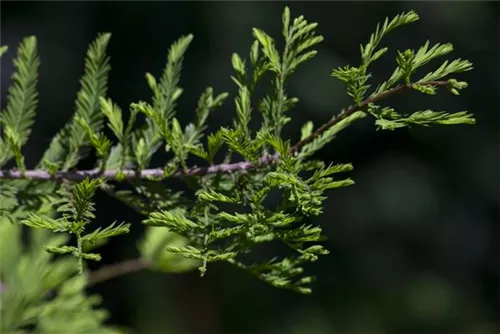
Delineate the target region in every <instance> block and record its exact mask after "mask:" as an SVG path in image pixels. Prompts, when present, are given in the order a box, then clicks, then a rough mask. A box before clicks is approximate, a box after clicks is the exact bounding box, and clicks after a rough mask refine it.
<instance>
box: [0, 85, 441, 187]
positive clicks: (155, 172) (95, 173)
mask: <svg viewBox="0 0 500 334" xmlns="http://www.w3.org/2000/svg"><path fill="white" fill-rule="evenodd" d="M447 83H448V82H447V81H429V82H424V83H419V84H420V85H425V86H435V87H437V86H446V85H447ZM411 87H412V84H403V85H398V86H395V87H393V88H391V89H389V90H387V91H385V92H383V93H380V94H378V95H375V96H371V97H369V98H367V99H366V100H364V101H363V102H361V103H360V104H358V105H352V106H350V107H349V108H347V109H345V110H344V111H342V112H341V113H340V114H338V115H337V116H334V117H333V118H332V119H330V121H328V122H327V123H325V124H323V125H322V126H320V127H319V128H318V129H317V130H316V131H314V132H313V133H312V134H311V135H310V136H308V137H306V138H304V139H302V140H300V141H299V142H297V143H296V144H295V145H294V146H293V147H292V148H291V152H292V153H295V152H297V151H299V150H300V149H301V148H302V147H303V146H304V145H306V144H308V143H310V142H311V141H313V140H314V139H315V138H316V137H318V136H319V135H321V134H322V133H324V132H325V131H327V130H328V129H330V128H331V127H332V126H334V125H335V124H337V123H339V122H340V121H342V120H343V119H345V118H346V117H348V116H349V115H352V114H353V113H354V112H356V111H357V110H361V109H365V108H366V107H368V105H369V104H370V103H375V102H377V101H380V100H382V99H384V98H386V97H388V96H390V95H393V94H395V93H398V92H401V91H403V90H406V89H410V88H411ZM278 159H279V155H278V154H274V155H272V156H263V157H261V158H260V159H259V161H258V162H257V163H252V162H250V161H243V162H235V163H221V164H218V165H212V166H207V167H192V168H187V169H185V170H178V171H177V172H175V173H174V174H172V175H171V176H170V177H184V176H203V175H208V174H218V173H232V172H236V171H242V170H250V169H254V168H256V167H258V166H262V165H269V164H272V163H274V162H276V161H277V160H278ZM121 173H122V175H123V176H124V178H125V179H126V180H137V179H147V178H150V177H152V178H162V177H163V169H162V168H152V169H145V170H142V171H141V172H138V171H135V170H124V171H121ZM99 176H103V177H106V178H107V179H108V180H116V179H117V178H118V177H119V176H120V171H119V170H107V171H104V172H103V171H101V170H100V169H92V170H81V171H71V172H57V173H55V174H50V173H49V172H47V171H45V170H42V169H35V170H27V171H25V172H24V173H22V172H21V171H19V170H0V179H24V178H28V179H32V180H42V181H50V180H52V181H61V180H69V181H81V180H83V179H85V178H86V177H88V178H97V177H99Z"/></svg>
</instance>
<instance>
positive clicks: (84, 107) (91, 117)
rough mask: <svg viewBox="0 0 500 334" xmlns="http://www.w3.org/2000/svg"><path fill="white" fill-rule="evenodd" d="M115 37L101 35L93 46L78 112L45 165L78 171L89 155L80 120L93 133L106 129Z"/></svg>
mask: <svg viewBox="0 0 500 334" xmlns="http://www.w3.org/2000/svg"><path fill="white" fill-rule="evenodd" d="M110 38H111V34H109V33H106V34H100V35H99V36H97V38H96V40H95V41H94V42H93V43H91V44H90V46H89V49H88V51H87V57H86V58H85V72H84V74H83V77H82V79H81V80H80V83H81V86H82V88H81V89H80V91H79V92H78V94H77V98H76V111H75V114H74V116H73V117H72V119H71V120H70V121H69V122H68V123H66V125H65V126H64V127H63V129H62V130H61V131H60V132H59V133H58V134H57V135H56V136H55V137H54V139H53V140H52V142H51V143H50V146H49V148H48V150H47V151H46V152H45V153H44V155H43V158H42V160H41V164H42V165H43V166H45V167H47V165H48V164H51V163H52V164H56V165H57V166H60V169H61V170H69V169H71V168H73V167H75V166H76V165H77V163H78V161H80V160H81V159H82V158H84V157H85V156H86V155H87V154H88V148H87V147H88V144H89V140H88V139H87V134H88V131H86V129H85V128H83V127H82V126H81V123H80V122H79V120H82V121H83V122H85V123H86V124H87V125H88V126H89V128H90V129H91V130H92V133H95V132H98V131H99V130H100V129H101V128H102V125H103V120H104V117H103V116H104V115H103V113H101V112H100V111H101V110H100V99H101V97H105V95H106V92H107V89H108V87H107V85H108V73H109V70H110V66H109V57H108V56H107V55H106V48H107V47H108V43H109V39H110Z"/></svg>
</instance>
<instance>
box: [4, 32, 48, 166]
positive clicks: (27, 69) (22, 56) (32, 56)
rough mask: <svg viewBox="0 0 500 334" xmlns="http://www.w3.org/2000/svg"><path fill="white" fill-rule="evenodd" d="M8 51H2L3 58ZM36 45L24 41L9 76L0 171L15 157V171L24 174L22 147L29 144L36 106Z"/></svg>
mask: <svg viewBox="0 0 500 334" xmlns="http://www.w3.org/2000/svg"><path fill="white" fill-rule="evenodd" d="M6 51H7V49H6V48H4V49H3V50H2V54H3V53H4V52H6ZM39 65H40V60H39V58H38V54H37V42H36V38H35V37H34V36H30V37H26V38H25V39H24V40H23V41H22V42H21V44H20V45H19V49H18V51H17V58H16V59H15V60H14V66H15V68H16V71H15V72H14V74H13V75H12V81H13V83H12V85H11V86H10V88H9V95H8V97H7V107H6V109H5V110H4V111H2V115H1V116H0V124H1V126H2V128H3V133H2V135H3V136H2V137H0V167H1V166H3V165H5V163H6V162H8V161H9V160H10V159H11V158H12V157H15V159H16V163H17V167H18V168H19V169H21V170H25V166H24V157H23V155H22V153H21V148H22V146H23V145H24V144H25V143H26V142H27V141H28V138H29V135H30V133H31V126H32V125H33V123H34V118H35V109H36V106H37V104H38V92H37V89H36V85H37V83H38V66H39Z"/></svg>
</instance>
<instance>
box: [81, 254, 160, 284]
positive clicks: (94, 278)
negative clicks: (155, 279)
mask: <svg viewBox="0 0 500 334" xmlns="http://www.w3.org/2000/svg"><path fill="white" fill-rule="evenodd" d="M150 265H151V262H150V261H148V260H145V259H141V258H138V259H132V260H127V261H123V262H119V263H116V264H112V265H109V266H105V267H103V268H101V269H99V270H96V271H94V272H91V273H90V277H89V280H88V282H87V286H88V287H89V286H92V285H94V284H97V283H101V282H104V281H107V280H109V279H112V278H116V277H119V276H123V275H126V274H130V273H133V272H136V271H140V270H143V269H147V268H148V267H149V266H150Z"/></svg>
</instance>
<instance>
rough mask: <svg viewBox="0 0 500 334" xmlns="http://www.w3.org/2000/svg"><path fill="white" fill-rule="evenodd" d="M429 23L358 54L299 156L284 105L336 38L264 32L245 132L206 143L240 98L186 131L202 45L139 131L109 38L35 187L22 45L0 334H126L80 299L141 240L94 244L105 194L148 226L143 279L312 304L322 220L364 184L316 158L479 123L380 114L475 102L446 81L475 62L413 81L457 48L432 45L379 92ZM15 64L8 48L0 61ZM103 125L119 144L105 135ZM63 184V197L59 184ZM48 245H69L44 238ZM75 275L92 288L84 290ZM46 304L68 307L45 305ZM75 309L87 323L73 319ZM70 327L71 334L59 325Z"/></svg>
mask: <svg viewBox="0 0 500 334" xmlns="http://www.w3.org/2000/svg"><path fill="white" fill-rule="evenodd" d="M416 20H418V15H417V14H416V13H414V12H413V11H410V12H408V13H402V14H400V15H397V16H396V17H394V18H393V19H392V20H389V19H386V20H385V22H384V24H383V25H381V26H380V25H378V26H377V28H376V31H375V33H373V34H372V35H371V37H370V40H369V42H368V43H367V44H365V45H361V64H360V65H359V66H357V67H353V66H343V67H339V68H338V69H335V70H334V71H333V72H332V76H334V77H335V78H337V79H339V80H341V81H342V82H343V83H344V84H345V85H346V90H347V94H348V95H349V96H351V98H352V100H353V105H351V106H350V107H347V108H346V109H344V110H342V111H341V112H340V114H338V115H336V116H334V117H332V119H331V120H330V121H328V122H327V123H325V124H323V125H322V126H320V127H318V128H316V129H315V128H314V125H313V124H312V122H307V123H306V124H304V126H303V127H302V131H301V139H300V141H299V142H297V143H295V144H294V145H292V144H291V142H290V140H288V139H286V138H283V137H282V136H281V133H282V130H283V127H284V126H285V125H286V124H287V123H289V122H290V121H291V117H290V114H289V111H290V110H291V109H292V108H293V107H294V106H295V105H296V104H297V103H298V99H297V98H295V97H289V96H288V95H287V90H286V86H287V83H288V81H289V80H290V79H291V76H292V74H293V73H294V72H295V71H297V70H298V67H299V65H302V64H303V63H304V62H306V61H308V60H310V59H312V58H313V57H314V56H315V55H316V54H317V51H316V50H314V49H313V47H315V46H317V45H318V43H320V42H322V40H323V37H322V36H320V35H317V34H316V28H317V24H316V23H309V22H308V21H306V20H305V19H304V17H303V16H299V17H296V18H292V16H291V13H290V10H289V9H288V8H285V10H284V12H283V16H282V23H283V29H282V38H283V49H282V50H279V49H278V48H277V46H276V43H275V39H274V38H273V37H271V35H269V34H267V33H266V32H264V31H263V30H261V29H258V28H254V29H253V37H254V38H255V40H254V42H253V43H252V46H251V48H250V53H249V61H248V60H247V59H245V58H243V57H241V56H239V55H238V54H236V53H235V54H233V55H232V57H231V65H232V68H233V70H234V75H233V76H231V79H232V80H233V82H234V83H235V84H236V85H237V88H238V93H237V95H236V96H235V97H234V102H235V118H234V121H233V124H232V125H230V126H227V127H222V128H220V129H219V130H218V131H215V132H213V133H210V134H208V135H205V133H204V132H205V131H206V130H207V122H208V118H209V115H210V113H212V112H214V111H215V110H216V109H217V108H218V107H220V106H221V105H222V103H223V102H224V101H225V100H226V99H227V98H228V97H229V94H228V93H220V94H215V93H214V89H213V88H212V87H207V88H206V89H205V90H204V91H203V92H202V94H201V96H200V98H199V100H198V103H197V106H196V110H195V117H194V120H193V122H191V123H188V124H187V125H185V126H183V125H181V124H180V122H179V120H178V119H177V118H176V113H177V110H176V109H177V101H178V99H179V98H180V97H181V95H182V88H181V87H180V74H181V69H182V63H183V58H184V55H185V53H186V52H187V49H188V46H189V45H190V44H191V42H192V41H193V36H192V35H187V36H184V37H181V38H180V39H178V40H177V41H176V42H175V43H173V44H172V46H171V47H170V49H169V52H168V57H167V62H166V65H165V68H164V70H163V72H162V75H161V77H160V78H159V79H156V78H155V77H154V76H153V75H152V74H149V73H147V74H146V81H147V84H148V86H149V88H150V89H151V92H152V99H151V101H150V102H145V101H138V102H135V103H132V104H131V105H130V108H129V109H130V116H129V118H128V120H127V121H126V120H125V117H124V113H123V112H122V108H121V107H120V106H118V105H117V104H116V103H114V102H113V100H112V99H110V98H108V97H106V92H107V78H108V73H109V70H110V66H109V58H108V56H107V55H106V48H107V46H108V43H109V39H110V36H111V35H110V34H101V35H99V36H98V37H97V38H96V40H95V41H94V42H93V43H91V45H90V47H89V49H88V52H87V57H86V59H85V71H84V74H83V78H82V80H81V86H82V87H81V90H80V91H79V92H78V94H77V100H76V111H75V114H74V115H73V116H72V118H71V119H70V121H69V122H68V123H67V124H66V125H65V126H64V128H63V129H62V130H61V131H60V132H59V133H58V134H57V135H56V137H55V138H54V139H53V140H52V142H51V144H50V146H49V148H48V150H47V151H46V152H45V154H44V156H43V158H42V160H41V162H40V163H39V164H38V167H37V168H38V169H36V170H34V171H29V170H26V168H25V166H24V158H23V156H22V154H21V147H22V146H23V145H24V143H25V142H26V141H27V139H28V137H29V134H30V127H31V125H32V123H33V119H34V115H35V107H36V102H37V92H36V82H37V69H38V64H39V60H38V57H37V52H36V39H35V38H34V37H28V38H26V39H25V40H23V42H22V43H21V45H20V47H19V50H18V56H17V58H16V60H15V61H14V64H15V66H16V72H15V74H14V76H13V83H12V85H11V88H10V89H9V97H8V100H7V101H8V102H7V107H6V110H5V112H3V113H2V118H1V124H2V127H3V132H2V140H1V141H0V148H2V150H1V152H2V153H1V155H0V165H4V164H5V163H7V162H8V161H9V160H10V159H11V158H15V160H16V163H17V166H18V168H19V169H21V172H22V173H23V174H20V176H14V174H13V173H14V172H15V171H5V172H4V171H2V174H1V175H3V176H4V177H6V178H11V179H9V180H6V181H5V182H3V184H2V187H1V189H0V195H1V198H0V204H1V207H0V213H1V216H2V220H1V225H0V228H1V229H2V231H3V232H4V233H2V238H4V236H5V238H6V239H2V240H3V241H5V247H6V248H5V249H6V250H7V251H6V252H5V254H8V256H7V255H5V254H4V252H2V260H3V261H2V262H3V264H4V265H3V266H2V271H1V273H2V277H1V282H2V284H6V285H7V293H2V297H1V298H2V305H9V306H8V307H3V308H2V320H4V319H6V320H5V321H3V322H2V326H3V327H2V328H5V329H6V330H7V332H9V333H24V332H25V331H24V330H23V329H22V328H24V327H23V326H25V325H30V326H35V327H34V328H36V330H35V332H40V333H45V332H50V333H55V332H65V331H71V332H79V331H80V332H82V333H83V332H89V333H90V332H92V333H99V332H103V333H111V332H113V331H112V330H111V329H107V328H104V327H102V321H103V319H104V317H105V316H104V313H102V311H96V310H93V309H92V306H93V305H94V304H95V303H98V300H96V299H94V298H93V297H86V296H85V295H84V293H83V288H84V286H85V285H86V284H89V281H88V280H87V277H88V275H89V272H88V270H87V269H86V266H85V263H84V260H94V261H99V260H100V258H101V257H100V255H99V254H98V253H93V252H90V251H91V250H92V249H94V248H97V247H98V246H100V245H102V244H103V243H104V242H106V241H107V240H108V239H109V238H111V237H115V236H118V235H121V234H124V233H128V232H129V228H130V224H125V223H120V224H117V223H116V222H113V223H111V224H108V225H106V226H103V227H100V228H97V229H93V231H92V232H88V231H87V230H88V229H89V226H90V224H91V222H92V221H94V220H95V218H96V217H95V203H94V202H93V197H94V195H95V193H96V192H97V191H98V190H99V189H100V190H102V191H104V192H106V193H107V194H109V195H111V196H113V197H115V198H117V199H119V200H121V201H122V202H124V203H125V204H127V205H129V206H130V207H132V208H133V209H135V210H136V211H137V212H139V213H140V214H141V215H143V216H144V220H143V221H142V223H143V224H144V225H146V232H145V234H144V237H143V238H142V239H141V241H140V242H139V244H138V249H139V251H140V254H141V257H140V259H139V260H140V261H139V262H140V264H141V266H140V267H141V268H142V267H147V268H149V269H151V270H157V271H162V272H168V273H180V272H186V271H190V270H193V269H195V268H198V270H199V271H200V274H201V275H204V274H205V273H206V272H207V270H208V266H209V264H210V263H212V262H226V263H229V264H231V265H234V266H236V267H238V268H241V269H243V270H245V271H247V272H249V273H251V274H252V275H254V276H256V277H257V278H259V279H260V280H262V281H264V282H266V283H268V284H271V285H273V286H276V287H279V288H286V289H291V290H293V291H297V292H299V293H311V287H310V285H311V283H312V282H313V281H314V280H315V277H314V276H311V275H307V274H306V270H305V267H306V266H307V265H308V263H310V262H314V261H317V260H318V258H319V256H321V255H326V254H328V250H326V249H325V248H324V247H323V245H322V242H323V241H324V239H325V237H324V236H323V235H322V229H321V227H320V226H317V225H315V224H314V217H315V216H318V215H320V214H322V211H323V201H324V200H325V199H326V198H327V194H328V193H327V192H329V191H332V190H334V189H336V188H341V187H346V186H351V185H353V184H354V181H353V180H351V179H350V178H348V177H345V176H341V173H346V172H349V171H351V170H352V169H353V166H352V165H351V164H349V163H338V164H326V163H325V162H323V161H317V160H314V159H313V156H314V154H315V153H316V152H317V151H318V150H320V149H321V148H323V147H324V146H325V145H327V144H328V143H330V142H331V141H332V140H333V139H334V138H335V137H336V136H337V135H338V133H339V132H340V131H341V130H344V129H346V128H347V127H348V126H349V125H351V124H352V123H354V122H355V121H358V120H361V119H365V118H366V117H367V116H373V118H375V125H376V127H377V129H382V130H395V129H398V128H401V127H405V126H412V125H422V126H430V125H435V124H473V123H474V122H475V120H474V118H473V117H472V115H470V114H468V113H467V112H466V111H461V112H456V113H448V112H445V111H439V112H436V111H432V110H424V111H414V112H410V113H408V114H402V113H398V112H396V111H395V110H394V109H393V108H391V107H390V106H382V105H379V103H380V102H381V101H382V100H383V99H384V98H385V97H387V96H390V95H391V94H393V93H396V92H400V91H403V90H411V89H414V90H417V91H419V92H422V93H425V94H430V95H435V94H437V92H438V88H440V87H445V88H447V89H448V90H450V92H451V93H453V94H455V95H457V94H458V93H459V90H461V89H464V88H466V87H467V83H465V82H463V81H458V80H457V79H455V78H448V76H449V75H450V74H454V73H459V72H464V71H469V70H471V69H472V64H471V63H470V62H468V61H467V60H461V59H456V60H453V61H445V62H444V63H443V64H442V65H441V66H440V67H438V68H437V69H435V70H433V71H430V72H429V73H428V74H427V75H425V76H423V77H422V78H420V79H418V80H414V78H413V77H414V76H415V71H416V69H418V68H420V67H422V66H424V65H427V64H428V63H429V62H430V61H431V60H434V59H436V58H438V57H442V56H445V55H447V54H449V53H450V52H451V51H452V50H453V47H452V45H451V44H440V43H437V44H435V45H434V46H432V47H430V48H429V42H428V41H427V42H426V43H425V44H424V45H423V46H422V47H420V48H419V49H418V50H416V51H415V50H411V49H409V50H405V51H402V52H401V51H397V52H396V60H395V61H396V69H395V70H394V72H393V73H392V75H391V76H390V77H389V79H387V80H386V81H384V82H382V83H381V84H379V85H378V86H377V88H376V89H375V90H374V91H373V92H371V93H370V92H369V89H370V87H371V84H370V83H369V80H370V78H371V74H370V72H369V66H370V65H371V63H372V62H374V61H375V60H378V59H379V58H380V57H381V56H382V55H384V54H385V53H387V51H388V48H387V47H384V48H379V46H380V44H381V42H382V40H383V38H384V37H385V36H386V35H387V34H388V33H389V32H391V31H393V30H394V29H396V28H398V27H400V26H403V25H406V24H408V23H411V22H415V21H416ZM6 50H7V49H6V48H5V47H2V48H1V49H0V54H3V53H4V52H6ZM266 73H267V74H269V76H270V77H271V82H270V86H269V87H268V90H267V93H266V94H264V97H263V98H262V99H261V100H260V101H255V97H254V92H255V89H256V87H257V85H259V84H262V82H261V80H262V79H263V78H264V75H265V74H266ZM445 77H446V79H445V80H443V79H444V78H445ZM255 106H256V107H255ZM255 108H257V110H258V111H259V112H260V116H261V117H262V123H261V127H260V129H257V130H256V131H255V130H254V131H251V129H250V127H249V123H250V120H251V119H252V117H255V116H254V115H253V111H254V109H255ZM139 118H144V124H143V125H142V126H140V127H136V126H135V125H136V122H137V120H138V119H139ZM104 123H106V124H107V126H108V128H109V130H111V133H112V134H113V137H114V138H116V140H117V142H114V140H115V139H114V138H108V137H107V136H106V135H105V134H104V132H103V126H104ZM205 138H206V139H205ZM90 147H92V148H93V149H94V150H95V152H96V154H97V157H98V161H96V168H95V169H93V170H91V171H79V172H77V171H72V169H73V168H75V167H76V166H77V164H78V162H79V161H80V160H81V159H82V158H83V157H85V156H86V155H87V154H88V153H89V148H90ZM162 147H163V148H164V152H161V153H167V158H166V160H165V161H164V164H163V165H162V166H161V167H158V168H154V167H152V166H150V163H151V159H152V157H153V156H154V155H155V154H156V153H157V152H158V150H159V149H160V148H162ZM220 152H225V156H224V158H223V161H222V162H218V161H217V156H218V153H220ZM234 156H237V157H236V158H235V157H234ZM192 157H198V158H201V159H203V160H205V161H206V162H207V163H208V166H206V167H189V166H188V160H189V159H190V158H192ZM241 160H243V161H241ZM235 161H236V162H235ZM28 172H30V174H29V175H30V176H29V177H28V176H26V175H28V174H27V173H28ZM15 175H17V174H15ZM171 177H179V178H180V179H181V180H182V181H183V182H184V183H185V184H186V185H187V186H188V187H189V189H190V191H186V192H175V191H173V190H172V189H170V188H169V184H168V183H166V182H165V179H167V178H171ZM12 178H13V180H12ZM16 178H18V179H16ZM55 180H57V181H61V182H51V181H55ZM124 184H125V185H126V187H122V186H123V185H124ZM21 226H28V227H30V231H31V233H32V236H33V237H32V238H33V239H32V241H31V243H32V244H30V248H29V250H27V249H25V248H23V247H24V246H21V240H20V231H21ZM46 230H50V231H52V232H59V233H65V234H64V235H60V234H59V235H57V234H56V235H52V234H47V233H48V231H46ZM69 235H74V236H75V239H76V245H70V244H69V241H70V240H69V238H68V236H69ZM35 239H36V240H35ZM266 244H273V245H274V244H282V245H284V246H285V247H286V248H287V249H288V251H289V252H288V253H284V254H276V255H272V256H269V257H264V258H256V257H255V256H254V250H255V248H256V247H258V246H259V245H266ZM2 245H4V242H2ZM2 247H4V246H2ZM41 248H44V249H45V250H46V251H47V252H42V251H41ZM54 255H57V257H56V260H54ZM69 255H71V256H69ZM28 270H29V271H30V272H29V273H28ZM31 270H35V271H36V274H33V273H32V272H31ZM77 272H79V273H80V274H81V275H77V276H74V274H75V273H77ZM49 290H51V291H53V292H55V293H56V295H55V297H53V298H48V297H47V295H46V293H47V291H49ZM19 296H21V297H22V298H21V297H19ZM77 309H78V312H79V313H78V314H80V313H81V317H78V318H75V317H76V312H77V311H76V310H77ZM73 318H75V319H74V320H71V322H70V323H71V325H72V326H74V327H71V329H68V328H67V322H63V321H62V320H61V319H73Z"/></svg>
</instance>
